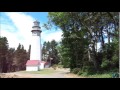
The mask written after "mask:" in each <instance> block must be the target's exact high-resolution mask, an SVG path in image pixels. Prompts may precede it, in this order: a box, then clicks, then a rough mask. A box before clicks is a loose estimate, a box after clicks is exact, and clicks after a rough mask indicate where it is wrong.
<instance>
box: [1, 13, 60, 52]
mask: <svg viewBox="0 0 120 90" xmlns="http://www.w3.org/2000/svg"><path fill="white" fill-rule="evenodd" d="M47 16H48V12H0V36H3V37H7V40H8V43H9V47H11V48H15V49H16V48H17V47H18V45H19V43H20V44H22V45H24V48H25V49H26V50H28V48H29V45H30V44H31V43H32V41H31V38H32V33H31V30H32V26H33V22H34V21H35V20H38V21H39V22H40V27H41V30H42V33H41V44H43V42H44V41H51V40H53V39H54V40H56V41H60V40H61V35H62V31H61V30H60V29H57V30H56V29H55V28H52V29H51V30H46V29H45V28H44V27H43V24H44V23H47V21H48V18H47Z"/></svg>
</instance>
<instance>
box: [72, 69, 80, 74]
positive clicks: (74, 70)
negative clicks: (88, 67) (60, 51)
mask: <svg viewBox="0 0 120 90" xmlns="http://www.w3.org/2000/svg"><path fill="white" fill-rule="evenodd" d="M79 71H80V68H74V69H72V73H74V74H77V73H78V72H79Z"/></svg>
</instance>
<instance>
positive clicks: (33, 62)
mask: <svg viewBox="0 0 120 90" xmlns="http://www.w3.org/2000/svg"><path fill="white" fill-rule="evenodd" d="M26 65H27V66H37V65H40V62H39V60H28V61H27V63H26Z"/></svg>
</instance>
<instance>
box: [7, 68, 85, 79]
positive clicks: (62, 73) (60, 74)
mask: <svg viewBox="0 0 120 90" xmlns="http://www.w3.org/2000/svg"><path fill="white" fill-rule="evenodd" d="M50 69H52V68H50ZM6 75H7V76H9V77H10V76H13V78H83V77H78V76H77V75H74V74H70V73H69V69H57V70H55V72H54V73H52V74H31V73H23V72H12V73H6ZM14 76H15V77H14Z"/></svg>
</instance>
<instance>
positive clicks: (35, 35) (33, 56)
mask: <svg viewBox="0 0 120 90" xmlns="http://www.w3.org/2000/svg"><path fill="white" fill-rule="evenodd" d="M33 23H34V25H33V27H32V31H31V32H32V40H31V51H30V60H28V61H27V63H26V71H38V70H40V69H44V64H45V62H44V61H42V58H41V55H42V54H41V51H42V50H41V32H42V31H41V30H40V26H39V24H40V22H38V21H34V22H33Z"/></svg>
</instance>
